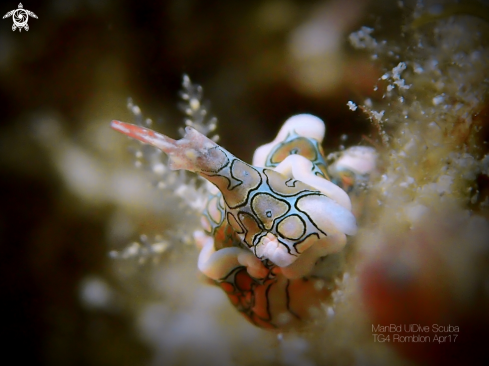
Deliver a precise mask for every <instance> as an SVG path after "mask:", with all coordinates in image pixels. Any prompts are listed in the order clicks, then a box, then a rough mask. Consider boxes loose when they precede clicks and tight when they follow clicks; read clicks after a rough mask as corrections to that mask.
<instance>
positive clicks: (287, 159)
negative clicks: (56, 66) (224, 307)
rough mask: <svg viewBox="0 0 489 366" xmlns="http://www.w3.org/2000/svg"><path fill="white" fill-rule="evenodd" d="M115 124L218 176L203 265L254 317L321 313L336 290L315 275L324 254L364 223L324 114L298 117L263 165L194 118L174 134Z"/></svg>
mask: <svg viewBox="0 0 489 366" xmlns="http://www.w3.org/2000/svg"><path fill="white" fill-rule="evenodd" d="M111 125H112V128H114V129H115V130H117V131H119V132H122V133H124V134H126V135H128V136H130V137H133V138H135V139H137V140H139V141H142V142H144V143H147V144H150V145H152V146H155V147H157V148H159V149H161V150H162V151H164V152H165V153H166V154H168V156H169V166H170V168H171V169H173V170H178V169H185V170H188V171H191V172H195V173H197V174H199V175H200V176H202V177H204V178H205V179H207V180H208V181H209V182H210V183H212V185H213V186H212V188H211V189H210V190H209V191H210V193H209V197H208V201H207V204H206V209H205V211H204V212H203V214H202V217H201V223H202V227H203V231H198V232H196V233H194V237H195V240H196V243H197V246H198V247H199V248H201V252H200V255H199V259H198V267H199V270H200V271H201V272H202V273H203V274H205V275H206V276H207V277H209V278H210V279H212V280H214V281H215V282H216V283H217V284H218V285H219V286H221V288H223V290H224V291H225V292H226V293H227V294H228V296H229V298H230V300H231V302H232V303H233V304H234V305H235V306H236V307H237V308H238V310H240V311H241V312H242V313H243V314H244V315H245V316H246V317H247V318H248V319H249V320H250V321H252V322H253V323H254V324H257V325H259V326H261V327H267V328H278V329H281V330H283V329H286V328H290V327H295V326H298V325H301V324H302V323H303V322H304V321H305V320H308V319H310V318H311V312H310V309H311V308H313V307H319V306H320V304H321V301H324V300H325V299H327V298H328V297H329V296H330V291H331V290H329V289H326V288H324V286H320V285H318V283H317V281H318V279H316V278H313V277H311V275H310V274H311V272H312V270H313V269H314V266H315V264H316V262H317V261H318V259H320V258H322V257H324V256H327V255H328V254H331V253H335V252H338V251H340V250H341V249H343V247H344V246H345V244H346V235H354V234H355V233H356V230H357V227H356V219H355V217H354V215H353V214H352V212H351V210H352V207H351V201H350V198H349V196H348V194H347V193H346V192H345V190H343V189H342V188H340V187H339V186H338V185H336V184H334V183H333V182H332V181H331V180H330V178H329V175H328V167H327V165H326V162H325V158H324V154H323V150H322V148H321V142H322V140H323V138H324V135H325V125H324V122H323V121H322V120H321V119H319V118H317V117H315V116H312V115H309V114H301V115H296V116H293V117H291V118H289V119H288V120H287V121H286V122H285V124H284V125H283V126H282V128H281V129H280V131H279V133H278V135H277V137H276V139H275V140H274V141H272V142H270V143H268V144H266V145H263V146H261V147H260V148H258V149H257V151H256V153H255V155H254V158H253V165H250V164H247V163H245V162H243V161H242V160H240V159H238V158H237V157H235V156H234V155H232V154H231V153H230V152H229V151H227V150H225V149H224V148H223V147H221V146H219V145H218V144H216V143H215V142H214V141H212V140H210V139H208V138H207V137H206V136H204V135H202V134H201V133H199V132H198V131H196V130H195V129H193V128H191V127H186V129H185V136H184V137H183V138H182V139H180V140H173V139H171V138H169V137H167V136H165V135H162V134H159V133H157V132H155V131H152V130H149V129H146V128H143V127H140V126H135V125H131V124H127V123H123V122H119V121H112V124H111ZM322 287H323V288H322Z"/></svg>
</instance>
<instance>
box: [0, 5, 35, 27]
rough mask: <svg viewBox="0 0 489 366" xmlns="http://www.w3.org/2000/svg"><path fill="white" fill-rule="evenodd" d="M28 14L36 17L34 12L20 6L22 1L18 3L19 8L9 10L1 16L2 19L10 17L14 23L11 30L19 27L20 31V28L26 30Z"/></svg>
mask: <svg viewBox="0 0 489 366" xmlns="http://www.w3.org/2000/svg"><path fill="white" fill-rule="evenodd" d="M29 15H30V16H31V17H33V18H36V19H37V15H36V14H34V13H33V12H32V11H30V10H25V9H24V7H23V6H22V3H19V8H18V9H15V10H11V11H9V12H8V13H7V14H5V15H4V16H3V19H5V18H8V17H10V16H11V17H12V19H13V21H14V25H12V30H13V31H15V30H16V29H17V28H19V32H21V31H22V28H24V29H25V30H26V31H28V30H29V26H28V25H27V21H28V20H29Z"/></svg>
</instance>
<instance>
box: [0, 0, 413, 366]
mask: <svg viewBox="0 0 489 366" xmlns="http://www.w3.org/2000/svg"><path fill="white" fill-rule="evenodd" d="M396 3H397V2H395V1H387V0H386V1H369V0H327V1H325V0H251V1H237V0H236V1H215V0H208V1H199V0H162V1H144V0H140V1H134V0H123V1H115V0H101V1H95V0H67V1H63V0H38V1H26V2H23V6H24V8H25V9H28V10H30V11H32V12H34V13H35V14H36V15H37V16H38V19H34V18H32V17H31V18H30V19H29V27H30V29H29V31H28V32H26V31H25V30H22V31H21V32H19V31H18V30H17V31H15V32H13V31H12V29H11V26H12V19H11V18H7V19H3V20H2V21H1V22H0V98H1V105H2V117H1V119H0V248H1V256H0V263H1V264H0V271H1V284H2V285H1V296H2V303H3V306H2V308H3V309H4V311H3V314H4V319H3V320H2V322H1V323H2V326H1V329H2V334H3V336H4V337H6V339H7V340H8V342H7V343H4V347H8V348H10V350H13V349H14V348H17V349H19V351H16V352H15V359H16V363H27V362H29V363H30V364H34V365H41V364H46V365H144V364H210V363H208V362H207V361H208V360H211V361H212V360H214V363H213V364H215V365H217V364H220V363H219V362H225V361H226V362H228V361H229V362H231V361H232V362H233V363H236V364H251V363H253V364H284V365H285V364H308V363H307V362H308V361H307V360H301V359H295V358H294V357H295V356H294V355H293V352H292V354H291V355H288V356H287V354H286V353H283V352H282V353H281V356H280V357H278V356H277V354H276V344H274V339H275V338H274V337H275V336H273V335H272V336H263V335H262V331H261V330H257V329H255V328H253V327H252V326H251V325H248V324H246V323H245V321H244V320H243V319H241V318H240V317H239V316H238V315H237V314H235V313H234V309H231V307H230V306H228V304H227V302H226V301H227V300H226V299H225V298H224V295H223V294H221V293H220V292H219V291H218V290H217V289H214V288H210V287H202V286H203V285H200V284H199V279H198V274H197V268H196V266H195V263H196V257H197V251H196V250H195V249H194V248H193V247H192V245H191V243H189V242H188V241H189V240H188V238H186V237H185V235H184V234H182V238H180V239H181V240H180V241H181V248H178V249H176V250H174V251H173V252H172V253H171V255H170V256H173V257H174V258H173V259H171V260H170V259H168V258H163V259H161V260H160V262H159V263H156V264H155V263H152V261H146V262H145V263H143V264H140V263H138V261H137V260H134V261H130V260H129V261H126V262H125V261H120V260H115V259H113V258H111V257H110V256H109V252H111V251H113V250H122V249H123V248H124V247H125V246H127V245H128V244H129V243H130V242H131V241H134V240H139V241H140V240H141V238H140V237H139V235H140V234H142V233H146V234H148V235H149V236H150V237H151V240H153V238H156V235H158V233H160V232H161V233H163V232H165V230H167V229H168V228H171V227H172V226H173V225H174V223H173V221H174V220H175V219H177V220H180V223H181V221H182V218H181V217H177V218H175V217H173V218H172V211H174V210H175V207H177V205H178V202H177V200H176V199H173V201H172V198H169V197H163V196H162V195H161V194H159V193H158V192H157V191H156V190H154V189H153V187H152V185H151V183H152V182H151V179H150V178H148V177H147V176H145V174H144V171H141V170H138V169H136V167H135V166H134V158H133V155H131V152H130V151H128V144H129V143H128V142H127V139H125V138H124V137H121V136H120V135H118V134H116V133H115V132H113V131H111V130H110V128H109V123H110V121H111V120H112V119H119V120H123V121H126V122H133V120H134V116H133V114H132V113H131V112H130V111H128V109H127V100H128V98H129V97H130V98H132V100H133V102H134V103H135V104H137V105H138V106H139V107H140V108H141V110H142V111H143V113H144V115H145V116H146V117H150V118H152V119H153V120H154V123H155V129H158V130H160V131H164V132H165V133H166V134H168V135H170V136H177V134H178V128H179V127H180V126H182V121H183V114H182V112H181V111H180V110H179V109H178V107H177V106H178V103H179V96H178V91H179V90H180V89H181V82H182V76H183V74H187V75H189V76H190V78H191V79H192V81H193V82H196V83H198V84H200V85H202V86H203V88H204V95H205V99H208V100H210V101H211V106H210V113H212V114H213V115H215V116H217V117H218V120H219V124H218V129H217V131H216V132H217V133H218V134H219V136H220V144H222V145H223V146H224V147H226V148H228V149H229V150H231V151H232V152H233V153H234V154H235V155H237V156H238V157H241V158H242V159H243V160H245V161H251V157H252V154H253V151H254V150H255V149H256V147H258V146H259V145H261V144H263V143H265V142H268V141H271V140H272V139H273V137H274V135H275V133H276V131H277V130H278V128H279V127H280V125H281V124H282V123H283V122H284V121H285V119H286V118H288V117H289V116H291V115H293V114H297V113H306V112H307V113H312V114H315V115H317V116H319V117H321V118H322V119H324V120H325V121H326V123H327V129H328V130H327V137H326V142H325V145H324V147H325V149H326V151H327V152H329V151H335V150H339V149H340V145H347V146H348V145H354V144H358V143H360V142H361V141H364V140H362V135H365V136H372V127H371V124H370V122H369V121H368V120H367V118H366V117H365V116H364V115H362V114H361V113H359V111H357V112H356V113H353V112H352V111H350V110H349V109H348V107H347V106H346V103H347V101H349V100H363V99H365V98H368V97H370V98H372V99H374V100H375V99H376V98H380V97H381V95H380V94H377V93H378V91H377V92H375V91H374V89H373V86H374V85H375V84H376V82H377V80H378V78H379V77H380V76H381V75H382V73H383V71H384V70H383V69H382V68H381V66H379V64H378V63H376V61H375V60H372V59H371V57H370V56H369V55H366V54H363V53H361V52H358V51H356V50H354V49H353V48H352V47H351V46H350V45H349V43H348V35H349V34H350V33H351V32H353V31H356V30H358V29H359V28H360V27H361V26H364V25H366V26H372V27H376V28H375V29H376V35H377V36H378V37H379V38H382V39H390V40H395V39H396V37H401V34H402V27H403V25H404V24H405V22H404V21H405V17H406V8H408V9H409V6H414V5H413V4H410V2H405V3H406V4H405V7H404V9H402V8H400V7H399V6H398V4H396ZM412 3H414V2H412ZM1 4H2V5H1V9H0V12H3V13H2V14H5V13H7V12H8V11H10V10H12V9H15V8H17V6H18V3H17V2H14V1H3V2H2V3H1ZM396 63H397V61H396ZM394 65H395V64H394ZM385 67H392V65H385ZM373 138H374V139H375V136H374V137H373ZM182 212H184V211H182ZM172 220H173V221H172ZM189 220H190V219H189ZM174 235H178V234H174ZM143 239H144V238H143ZM143 241H144V240H143ZM153 241H154V240H153ZM155 273H156V274H155ZM148 278H149V279H148ZM162 278H164V279H165V281H166V282H164V281H160V279H162ZM148 283H152V284H153V288H148V287H149V286H148ZM159 283H163V284H160V285H158V284H159ZM168 283H171V284H173V286H174V287H175V288H177V290H178V291H175V289H174V288H172V289H171V290H168V289H167V288H166V287H165V286H168ZM159 286H160V287H161V286H162V287H163V289H160V287H159ZM155 288H156V289H160V290H161V291H159V290H154V289H155ZM167 290H168V291H167ZM209 293H210V295H206V294H209ZM165 294H166V295H165ZM165 296H168V298H165ZM216 298H217V299H218V300H216ZM160 302H163V303H165V304H167V305H168V306H167V305H165V306H160V305H158V304H159V303H160ZM191 303H198V304H199V308H200V310H195V309H194V308H192V309H190V308H189V309H187V308H186V307H187V306H188V304H191ZM221 303H222V304H224V305H222V304H221ZM142 304H152V305H142ZM143 306H144V307H145V311H144V312H141V311H140V309H141V307H143ZM168 309H170V310H168ZM212 311H214V312H218V311H219V312H221V311H222V312H226V311H227V312H226V313H224V314H225V315H222V314H221V315H220V318H219V319H221V322H222V323H223V324H228V325H229V324H234V323H236V324H238V325H236V327H238V328H239V329H245V330H244V331H242V332H241V333H238V335H236V334H233V331H232V327H231V328H229V329H230V330H229V331H221V333H219V332H217V333H216V331H215V326H214V324H213V323H212V322H210V321H208V316H209V312H212ZM141 314H143V315H141ZM175 314H177V315H175ZM185 314H187V315H188V317H185V316H186V315H185ZM189 314H190V315H189ZM178 317H180V318H178ZM177 318H178V321H177V320H176V319H177ZM155 319H160V320H159V321H160V322H161V324H160V323H158V324H156V323H157V321H155ZM241 322H243V324H242V323H241ZM172 327H174V329H173V328H172ZM162 328H164V329H165V331H161V329H162ZM181 329H188V330H185V331H182V330H181ZM222 329H226V328H224V327H223V328H222ZM165 332H167V333H165ZM160 333H161V334H166V337H167V338H164V336H161V337H162V338H159V337H160V336H159V334H160ZM168 334H170V336H168ZM233 337H234V338H233ZM254 337H264V338H256V339H255V338H254ZM223 339H226V342H224V343H221V342H222V341H223ZM259 339H265V340H266V341H265V342H264V343H263V342H262V343H260V342H258V341H257V340H259ZM257 342H258V343H260V344H257ZM267 342H268V343H267ZM240 345H242V347H241V348H240ZM253 345H254V346H256V347H257V348H256V349H255V350H256V354H255V353H253V352H252V353H251V354H250V352H249V349H248V350H247V349H246V347H251V346H253ZM287 347H289V348H288V349H289V350H291V349H294V347H296V348H297V347H299V348H300V347H306V348H307V346H306V345H303V344H302V343H300V341H297V342H295V343H290V344H289V345H288V346H287ZM287 347H285V348H287ZM285 348H284V349H285ZM175 349H178V351H175ZM196 349H197V351H196V352H197V354H199V355H200V356H199V357H201V359H200V360H198V359H197V360H196V359H191V358H188V357H189V356H188V355H187V354H186V352H188V351H192V350H193V351H195V350H196ZM215 349H219V350H220V351H219V352H217V353H219V355H217V356H216V354H215V352H214V351H213V350H215ZM155 350H156V351H155ZM158 350H159V351H158ZM199 350H200V351H199ZM247 351H248V352H247ZM158 352H160V353H158ZM299 353H300V352H299ZM155 354H156V356H155ZM223 354H224V355H223ZM203 355H204V356H203ZM205 355H207V356H208V357H209V359H206V356H205ZM243 355H246V357H242V358H240V357H241V356H243ZM277 357H278V358H277ZM350 357H353V356H351V355H348V356H346V358H345V364H350V362H349V360H351V358H350ZM223 360H225V361H223ZM360 364H361V363H360Z"/></svg>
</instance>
